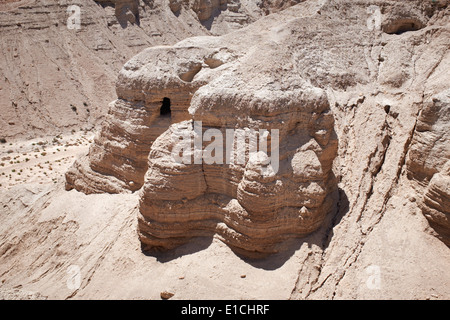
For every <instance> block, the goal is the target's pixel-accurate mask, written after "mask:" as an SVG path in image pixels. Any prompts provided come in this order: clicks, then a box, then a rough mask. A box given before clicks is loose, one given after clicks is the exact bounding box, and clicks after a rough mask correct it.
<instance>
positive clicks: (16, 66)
mask: <svg viewBox="0 0 450 320" xmlns="http://www.w3.org/2000/svg"><path fill="white" fill-rule="evenodd" d="M218 2H219V1H218ZM202 3H204V2H202V1H181V0H180V1H168V0H155V1H142V0H96V1H93V0H80V1H76V2H74V3H62V2H61V3H59V2H57V1H54V0H36V1H31V0H21V1H9V0H7V1H1V2H0V39H1V45H0V54H1V55H2V57H3V59H1V61H0V70H1V74H2V76H1V77H0V110H1V112H2V117H1V118H0V137H6V138H13V137H34V136H36V135H48V134H51V135H57V134H59V133H62V132H70V131H71V130H76V131H78V130H80V129H92V128H94V127H96V126H97V125H99V124H100V123H101V122H102V121H103V120H104V118H105V115H106V113H107V106H108V103H109V102H110V101H111V100H112V99H111V98H113V97H114V96H115V92H114V82H115V80H116V78H117V75H118V73H119V71H120V69H121V67H122V66H123V64H124V63H125V62H126V61H127V60H129V59H130V58H131V57H133V56H134V55H136V54H137V53H139V52H141V51H142V50H144V49H145V48H147V47H151V46H155V45H173V44H174V43H176V42H178V41H180V40H183V39H185V38H187V37H192V36H199V35H211V34H225V33H227V32H230V31H232V30H236V29H239V28H242V27H243V26H245V25H247V24H248V23H250V22H252V21H255V20H257V19H258V18H260V17H261V16H262V15H263V14H262V13H261V12H260V10H259V9H257V8H253V6H251V5H247V6H244V7H245V8H247V9H245V8H244V7H243V8H241V9H239V11H236V10H234V9H232V8H233V6H232V5H231V4H230V7H229V8H228V7H227V5H226V1H225V4H224V6H225V7H223V9H224V10H222V11H220V5H219V7H218V9H217V10H219V11H220V17H217V19H216V18H215V17H212V18H213V19H209V20H210V21H206V20H201V19H199V17H200V18H202V19H203V18H205V14H206V15H208V14H209V13H208V12H210V13H211V12H212V11H211V10H213V11H214V10H216V9H214V8H215V7H214V6H211V5H210V4H211V3H214V1H213V2H209V1H208V2H207V3H209V4H208V5H207V7H208V8H210V9H208V10H207V12H206V13H204V12H203V11H202V10H201V8H202V5H201V4H202ZM205 3H206V2H205ZM220 3H222V4H223V3H224V1H221V2H220ZM73 5H74V6H77V7H78V8H79V13H80V16H79V19H77V12H78V11H77V10H76V9H74V8H73V7H71V6H73ZM204 6H205V5H203V7H204ZM75 8H76V7H75ZM194 8H196V10H197V11H194ZM197 8H199V9H197ZM227 8H228V9H227ZM244 9H245V10H244ZM232 10H233V11H232ZM172 11H175V13H176V14H174V13H173V12H172ZM78 20H79V21H78ZM73 22H79V25H74V24H73ZM73 110H76V111H73Z"/></svg>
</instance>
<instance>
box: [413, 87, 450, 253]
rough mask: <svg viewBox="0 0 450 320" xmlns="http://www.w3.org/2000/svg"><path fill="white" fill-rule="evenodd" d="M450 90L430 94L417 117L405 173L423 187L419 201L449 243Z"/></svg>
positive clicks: (420, 188) (427, 215)
mask: <svg viewBox="0 0 450 320" xmlns="http://www.w3.org/2000/svg"><path fill="white" fill-rule="evenodd" d="M449 141H450V90H445V91H443V92H440V93H439V94H436V95H434V96H433V97H432V98H431V99H430V101H428V102H427V103H426V104H425V105H424V107H423V109H422V112H421V114H420V115H419V118H418V120H417V125H416V130H415V132H414V138H413V141H412V143H411V149H410V151H409V155H408V163H407V165H408V167H407V168H408V176H409V177H410V178H411V179H413V180H414V181H415V182H417V183H418V184H419V186H420V187H418V189H419V192H421V190H423V189H425V192H423V195H421V196H422V197H421V198H420V201H421V203H420V205H421V208H422V210H423V213H424V214H425V216H426V217H427V218H428V219H429V220H430V224H431V226H432V227H433V228H434V229H435V230H436V232H437V233H438V234H439V237H440V238H442V240H443V241H444V242H445V243H446V244H447V245H450V218H449V215H450V193H449V192H450V185H449V182H450V172H449V166H450V144H449Z"/></svg>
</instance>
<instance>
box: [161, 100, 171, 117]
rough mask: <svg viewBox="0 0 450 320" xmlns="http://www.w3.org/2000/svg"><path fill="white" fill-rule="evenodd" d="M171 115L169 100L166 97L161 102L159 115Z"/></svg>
mask: <svg viewBox="0 0 450 320" xmlns="http://www.w3.org/2000/svg"><path fill="white" fill-rule="evenodd" d="M171 113H172V110H170V99H169V98H167V97H164V98H163V100H162V105H161V108H160V109H159V114H160V115H161V116H170V114H171Z"/></svg>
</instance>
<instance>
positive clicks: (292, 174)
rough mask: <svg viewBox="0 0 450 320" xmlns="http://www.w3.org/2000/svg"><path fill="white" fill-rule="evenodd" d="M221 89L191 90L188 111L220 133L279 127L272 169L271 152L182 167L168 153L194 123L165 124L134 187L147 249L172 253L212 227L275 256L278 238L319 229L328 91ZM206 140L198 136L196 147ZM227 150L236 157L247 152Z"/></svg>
mask: <svg viewBox="0 0 450 320" xmlns="http://www.w3.org/2000/svg"><path fill="white" fill-rule="evenodd" d="M216 90H217V91H216ZM227 91H228V90H223V89H221V88H210V87H209V88H207V89H206V87H205V88H201V89H200V90H199V91H198V92H197V93H196V95H195V98H194V99H195V101H193V102H192V103H191V113H192V115H193V119H195V121H201V122H202V124H203V127H202V131H201V133H200V134H202V133H203V134H204V133H206V132H207V130H208V129H211V128H219V129H218V130H220V132H221V133H222V136H223V137H225V136H226V130H227V129H235V128H252V129H254V130H260V129H267V130H270V131H271V132H272V130H279V142H280V146H279V167H277V164H275V163H273V157H274V154H273V153H272V154H271V156H272V162H271V164H270V165H267V164H265V163H264V161H262V160H264V159H259V158H258V155H261V154H253V156H252V155H250V156H248V157H247V159H246V161H245V163H243V164H236V163H231V164H227V163H225V161H222V162H223V164H222V162H221V163H214V162H213V163H208V161H207V160H208V159H204V161H203V162H202V163H200V164H189V163H188V164H184V163H180V162H178V161H176V160H175V159H174V157H173V154H172V151H173V149H174V148H175V147H176V144H177V143H178V140H177V139H176V137H178V136H190V137H193V139H195V135H196V134H198V133H196V132H195V124H194V123H193V122H192V120H191V121H185V122H181V123H177V124H174V125H172V126H171V127H170V128H169V130H168V131H166V132H165V133H164V134H163V135H161V136H160V137H159V138H158V139H157V140H156V141H155V142H154V143H153V145H152V147H151V149H150V155H149V170H148V171H147V173H146V176H145V184H144V187H143V188H142V190H141V191H140V192H141V200H140V216H139V235H140V239H141V242H142V243H143V245H144V246H143V249H144V250H154V249H170V248H174V247H175V246H178V245H180V244H182V243H184V242H186V241H187V240H189V239H190V238H192V237H195V236H205V235H211V234H214V233H216V234H218V235H219V236H220V238H221V239H222V240H223V241H224V242H225V243H227V244H229V245H230V246H232V247H234V248H235V249H236V250H237V251H240V252H245V254H247V255H248V254H249V253H251V252H255V253H259V254H261V253H272V252H275V251H277V250H278V248H277V245H278V244H279V243H280V242H281V241H282V240H285V239H287V238H290V237H293V236H294V237H301V236H304V235H306V234H309V233H311V232H312V231H314V230H316V229H317V228H318V227H319V226H320V225H321V223H322V221H323V219H324V217H325V215H326V214H327V213H329V212H330V211H331V210H332V206H333V203H334V202H333V191H335V188H336V184H335V181H334V179H333V175H332V173H331V165H332V161H333V159H334V157H335V156H336V151H337V139H336V136H335V134H334V131H333V124H334V122H333V117H332V115H331V113H330V110H329V105H328V100H327V98H326V95H325V93H324V92H323V91H321V90H319V89H316V88H305V89H302V90H298V91H296V92H295V91H294V92H279V93H278V95H274V98H273V100H272V99H270V98H263V95H262V92H258V91H256V92H251V91H247V92H243V93H234V94H233V93H232V92H229V91H228V92H227ZM280 96H283V98H281V97H280ZM275 97H276V98H275ZM269 110H270V112H269ZM264 115H269V116H264ZM174 137H175V138H174ZM237 139H239V138H237ZM274 143H275V137H274V136H272V140H271V144H274ZM225 144H226V143H225V142H224V146H225ZM208 145H209V142H203V149H204V150H206V149H205V148H207V147H208ZM271 148H272V146H268V150H271ZM232 152H233V154H234V157H235V158H236V157H238V156H239V152H245V150H236V149H234V150H233V151H232ZM205 162H206V163H205ZM264 170H265V171H264Z"/></svg>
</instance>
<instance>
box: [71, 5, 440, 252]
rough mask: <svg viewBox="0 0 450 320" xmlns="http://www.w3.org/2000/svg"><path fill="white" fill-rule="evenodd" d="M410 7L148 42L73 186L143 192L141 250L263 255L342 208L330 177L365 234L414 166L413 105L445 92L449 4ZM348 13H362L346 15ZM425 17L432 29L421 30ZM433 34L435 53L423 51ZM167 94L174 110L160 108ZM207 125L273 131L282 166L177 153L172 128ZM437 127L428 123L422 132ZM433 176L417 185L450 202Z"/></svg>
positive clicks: (311, 9) (286, 15) (325, 14)
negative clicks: (206, 249) (205, 249)
mask: <svg viewBox="0 0 450 320" xmlns="http://www.w3.org/2000/svg"><path fill="white" fill-rule="evenodd" d="M411 3H412V5H411V8H410V7H409V6H408V5H406V4H404V3H402V2H401V1H386V2H380V3H379V7H378V9H377V10H379V11H378V12H379V13H380V14H381V12H383V14H382V15H380V16H377V15H376V12H377V11H376V10H375V11H374V9H373V8H372V9H373V10H372V9H371V10H369V7H370V5H371V4H370V3H368V2H367V1H361V2H359V3H358V5H355V4H354V3H353V2H349V1H344V0H342V1H337V2H336V4H332V3H330V2H327V1H322V2H315V1H306V2H305V3H304V4H301V5H299V6H297V7H294V8H291V9H288V10H286V11H284V12H283V15H279V16H277V17H276V18H275V17H273V16H268V17H266V18H264V19H263V21H257V22H255V23H254V24H252V25H251V26H249V27H247V28H246V29H244V30H240V31H236V32H234V33H232V34H229V35H225V36H222V37H216V38H213V37H197V38H190V39H186V40H184V41H182V42H179V43H178V44H176V45H175V46H172V47H155V48H151V49H148V50H145V51H144V52H142V53H141V54H139V55H138V56H136V57H135V58H133V59H132V60H130V61H129V62H128V63H127V64H126V65H125V66H124V68H123V69H122V71H121V73H120V75H119V79H118V82H117V87H116V91H117V94H118V97H119V99H118V100H116V101H115V102H114V103H113V105H112V106H111V111H110V116H109V118H108V120H107V121H106V123H105V126H104V128H103V130H102V131H101V133H100V134H99V135H98V137H97V138H96V140H95V143H94V145H93V146H92V147H91V152H90V154H89V156H88V158H86V159H84V160H81V161H78V162H76V163H75V165H74V167H73V168H72V169H71V170H70V171H69V172H68V174H67V188H68V189H70V188H74V187H75V188H77V189H78V190H83V191H84V192H87V193H89V192H105V191H106V192H132V191H137V190H138V189H140V191H139V195H140V206H139V210H140V215H139V236H140V239H141V242H142V244H143V248H144V250H152V249H170V248H174V247H176V246H178V245H180V244H182V243H184V242H186V241H187V240H188V239H190V238H192V237H196V236H204V235H209V236H210V235H212V234H217V235H218V236H219V237H220V238H221V239H222V240H223V241H224V242H226V243H228V244H229V245H230V246H232V247H234V248H236V249H237V250H238V251H242V252H245V253H246V254H250V253H271V252H276V251H277V250H279V249H280V248H281V242H282V240H284V239H286V238H290V237H301V236H303V235H306V234H308V233H311V232H312V231H314V230H316V229H317V228H318V227H319V226H320V225H321V223H322V221H323V220H324V217H326V215H327V213H330V212H332V211H333V210H334V209H335V208H336V207H338V205H336V203H335V199H334V191H335V190H336V182H335V181H334V174H333V172H335V173H338V175H339V177H338V179H339V180H340V181H341V186H342V188H344V189H345V190H346V191H345V192H346V194H344V195H345V196H346V197H347V198H348V201H349V202H350V203H351V205H350V209H349V211H350V215H351V217H353V219H355V221H356V222H355V224H357V225H358V228H360V229H361V230H362V231H361V234H367V233H370V231H371V230H372V228H373V224H374V223H376V221H377V219H379V215H380V213H381V215H382V213H383V212H384V211H385V210H386V203H387V201H388V200H387V199H389V198H390V196H391V195H392V193H393V192H394V191H393V190H395V189H396V185H397V184H398V183H399V180H400V179H401V173H402V167H403V165H404V164H405V159H406V158H407V159H410V160H408V161H406V162H407V168H408V167H409V168H411V170H412V171H413V172H416V173H417V170H415V169H413V167H414V166H415V165H416V166H417V165H418V166H419V167H420V166H423V165H420V164H414V163H415V160H414V159H413V158H414V147H412V151H411V152H410V154H409V156H407V153H408V149H409V147H410V143H411V141H412V146H414V145H415V144H417V146H418V148H419V149H420V148H421V147H420V146H419V144H420V143H419V142H420V141H418V142H417V143H416V142H414V141H415V140H417V139H419V135H417V134H415V133H414V125H415V123H416V118H417V114H418V112H419V110H420V109H422V106H423V104H424V101H425V102H426V101H428V100H429V99H431V97H432V96H434V95H436V93H437V91H438V90H439V91H443V89H445V85H444V84H443V82H442V81H438V80H439V79H440V78H442V77H441V76H440V74H441V73H442V72H441V69H443V68H444V67H442V66H443V65H444V66H445V59H444V58H443V57H444V56H445V50H447V48H448V41H446V37H445V34H446V33H448V31H447V30H446V29H445V28H444V27H439V24H441V25H445V23H446V22H445V19H444V15H443V14H442V12H444V11H441V14H439V15H435V16H433V12H434V11H433V10H436V9H437V8H438V4H436V5H431V4H423V3H422V2H420V1H412V2H411ZM349 17H358V18H357V19H355V20H354V21H353V20H352V23H349ZM432 17H433V18H434V19H435V21H436V27H435V28H436V30H435V31H433V30H434V29H433V28H431V27H430V28H427V27H426V25H427V24H429V23H430V19H431V18H432ZM378 18H379V19H380V20H377V19H378ZM371 19H373V20H371ZM405 19H406V20H405ZM408 19H409V20H408ZM410 20H411V21H412V20H414V25H412V24H410ZM419 22H420V23H419ZM416 27H417V28H416ZM243 39H244V40H243ZM429 42H432V44H433V48H434V49H433V50H434V51H433V54H432V55H433V57H436V58H435V59H434V60H436V61H431V60H430V59H424V58H423V57H424V56H426V53H427V50H428V48H429V45H428V43H429ZM337 44H339V47H338V48H337V47H336V45H337ZM416 50H417V52H420V54H417V53H414V52H415V51H416ZM419 56H420V57H419ZM413 57H417V59H414V62H413V59H412V58H413ZM442 61H443V62H442ZM444 69H445V68H444ZM417 70H420V71H419V72H418V71H417ZM433 72H437V75H436V76H435V77H430V74H432V73H433ZM435 78H436V79H437V80H434V79H435ZM444 78H445V77H444ZM433 81H435V83H434V82H433ZM435 84H436V85H435ZM399 90H402V91H404V92H405V93H404V95H402V96H400V95H399V94H398V92H399ZM427 99H428V100H427ZM439 99H441V100H442V99H443V98H439ZM167 100H169V101H170V105H171V113H170V116H168V115H167V114H166V115H162V114H161V110H162V108H163V107H164V101H167ZM441 100H440V101H441ZM430 101H431V100H430ZM433 101H434V100H433ZM436 101H437V100H436ZM442 101H443V100H442ZM431 105H436V103H434V104H433V103H432V104H431ZM166 106H167V104H166ZM430 108H432V107H430ZM330 110H333V114H332V113H331V111H330ZM430 110H431V109H430ZM427 112H428V111H427V108H424V109H423V112H422V114H424V115H425V114H426V113H427ZM429 112H431V113H433V112H434V111H429ZM425 118H427V117H425ZM336 119H337V121H338V122H339V124H340V125H339V126H338V127H336V128H335V127H334V121H336ZM427 119H428V118H427ZM430 119H431V118H430ZM442 119H444V118H442ZM426 121H428V120H426ZM426 121H425V122H426ZM433 121H435V120H433ZM439 121H441V120H439ZM439 121H438V122H439ZM442 121H443V123H445V121H446V120H442ZM196 122H201V123H202V130H201V132H198V131H196V130H195V128H196V125H195V123H196ZM419 122H420V121H419ZM433 123H434V122H433ZM436 123H437V122H436ZM417 127H418V128H419V127H420V126H419V125H418V126H417ZM209 129H216V130H218V131H219V132H221V133H222V135H223V136H225V135H226V132H227V130H231V129H242V130H245V129H253V130H260V129H267V130H270V129H277V130H279V132H280V135H279V137H280V140H279V141H280V147H279V155H280V159H279V160H280V162H279V170H275V171H274V172H273V174H270V175H268V176H265V175H261V168H262V167H264V166H263V165H262V163H261V162H260V160H259V161H258V159H254V158H252V157H250V156H249V157H247V158H246V160H245V162H244V163H242V164H239V165H236V164H228V163H226V164H218V163H205V162H202V163H190V164H189V163H186V162H184V163H180V162H179V161H175V159H174V157H173V154H172V151H173V150H174V149H175V148H176V146H177V140H173V136H177V135H184V136H187V137H192V138H195V137H196V136H198V135H200V136H201V135H203V134H205V133H206V132H207V130H209ZM335 130H336V132H337V134H336V133H335V132H334V131H335ZM439 130H440V129H439ZM439 130H437V131H436V130H435V125H432V130H430V131H432V132H433V134H432V135H434V134H435V133H436V132H438V131H439ZM447 131H448V130H447ZM443 132H446V131H445V130H444V131H443ZM415 135H416V137H415V138H413V136H415ZM438 135H439V134H438ZM337 136H339V138H340V139H339V144H340V148H339V150H337V144H338V139H337ZM424 139H425V140H430V141H432V140H433V141H434V140H436V139H435V137H431V138H430V139H429V138H426V137H425V138H424ZM447 140H448V138H445V139H444V140H443V141H444V142H443V143H444V144H443V145H444V146H445V145H447V144H446V141H447ZM208 142H209V141H207V142H205V143H204V144H203V148H207V147H208V146H209V145H208ZM425 145H429V146H431V148H433V147H432V146H437V147H439V144H436V143H434V142H431V143H430V144H429V143H428V142H427V141H425ZM439 148H442V146H441V147H439ZM419 149H418V150H419ZM422 152H423V151H419V153H418V154H419V155H420V154H421V153H422ZM194 154H195V152H194ZM337 154H338V159H337V160H338V163H337V164H336V168H335V171H332V166H333V160H335V158H336V155H337ZM416 158H417V159H419V160H420V156H417V157H416ZM433 161H434V160H433ZM419 162H420V161H419ZM439 163H440V164H439V165H442V166H443V165H444V162H442V163H441V162H439ZM432 166H434V164H433V165H432ZM407 170H408V169H407ZM424 170H425V171H427V170H428V169H424ZM419 171H420V170H419ZM438 171H439V172H441V169H440V168H439V169H438ZM438 171H434V172H433V174H435V173H436V172H438ZM442 172H444V171H442ZM416 173H415V174H416ZM420 174H421V173H420V172H419V173H418V175H419V176H420ZM427 174H428V173H427ZM431 178H432V175H431V176H429V177H428V178H427V181H430V180H431ZM419 180H420V179H419ZM435 180H436V181H434V182H433V184H430V186H428V183H425V184H423V185H422V188H424V187H427V188H428V191H427V194H428V196H427V197H428V198H429V199H435V200H433V201H434V202H439V203H444V206H445V203H446V201H447V200H445V199H446V198H445V197H441V196H439V199H438V200H436V199H437V197H436V196H435V194H436V193H437V191H436V190H441V191H442V186H443V184H442V182H441V180H442V179H441V178H439V177H437V178H436V179H435ZM421 190H423V189H421ZM444 190H445V189H444ZM441 191H439V192H440V193H442V192H441ZM444 194H445V192H444ZM344 195H342V193H341V194H340V196H341V199H340V200H339V201H343V200H342V199H343V198H345V197H344ZM433 197H434V198H433ZM427 201H428V200H427ZM427 201H425V202H427ZM425 202H424V203H425ZM427 203H428V204H427V206H428V207H430V208H431V207H433V206H434V207H433V208H436V207H439V206H441V205H437V206H436V205H432V204H431V203H430V201H428V202H427ZM439 210H440V209H439ZM439 210H438V211H439ZM425 211H426V209H424V212H425ZM439 212H441V213H442V212H444V211H439ZM437 220H439V219H437ZM441 220H442V219H440V220H439V221H441ZM374 221H375V222H374ZM358 230H359V229H358ZM338 251H339V250H338Z"/></svg>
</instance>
